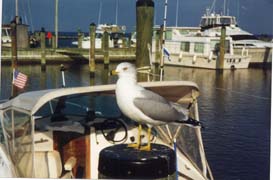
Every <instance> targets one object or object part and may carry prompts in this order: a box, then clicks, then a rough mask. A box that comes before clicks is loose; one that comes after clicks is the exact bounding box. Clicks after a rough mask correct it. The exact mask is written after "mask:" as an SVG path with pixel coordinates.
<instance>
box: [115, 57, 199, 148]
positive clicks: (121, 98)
mask: <svg viewBox="0 0 273 180" xmlns="http://www.w3.org/2000/svg"><path fill="white" fill-rule="evenodd" d="M111 74H112V75H118V80H117V83H116V89H115V93H116V100H117V104H118V107H119V108H120V110H121V112H122V113H123V114H124V115H125V116H127V117H128V118H130V119H132V120H134V121H136V122H138V123H139V126H138V139H137V142H136V143H135V144H129V145H128V146H129V147H134V148H137V149H140V150H146V151H150V150H151V142H150V136H151V128H152V127H154V126H160V125H163V124H168V123H173V122H180V123H185V124H189V125H193V126H199V125H200V122H199V121H197V120H194V119H191V118H190V117H189V112H188V109H186V108H183V107H181V106H180V105H178V104H177V103H174V102H170V101H168V100H166V99H165V98H164V97H162V96H160V95H158V94H156V93H154V92H152V91H150V90H147V89H145V88H144V87H142V86H140V85H139V84H138V83H137V71H136V68H135V66H134V65H133V64H131V63H128V62H124V63H120V64H119V65H118V66H117V67H116V69H115V70H112V71H111ZM141 124H146V125H147V126H148V143H147V145H146V146H143V147H141V137H140V136H141V131H142V125H141Z"/></svg>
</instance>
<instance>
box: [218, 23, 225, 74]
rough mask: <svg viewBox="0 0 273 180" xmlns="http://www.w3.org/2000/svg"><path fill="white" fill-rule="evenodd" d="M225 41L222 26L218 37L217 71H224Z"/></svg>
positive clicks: (223, 27)
mask: <svg viewBox="0 0 273 180" xmlns="http://www.w3.org/2000/svg"><path fill="white" fill-rule="evenodd" d="M225 39H226V27H225V26H222V28H221V37H220V54H219V58H218V61H219V63H218V67H217V69H224V60H225Z"/></svg>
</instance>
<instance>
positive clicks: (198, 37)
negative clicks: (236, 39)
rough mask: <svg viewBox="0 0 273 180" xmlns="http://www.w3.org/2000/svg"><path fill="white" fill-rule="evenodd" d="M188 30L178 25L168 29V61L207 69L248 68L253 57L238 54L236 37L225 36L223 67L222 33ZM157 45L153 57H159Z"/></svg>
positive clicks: (166, 61)
mask: <svg viewBox="0 0 273 180" xmlns="http://www.w3.org/2000/svg"><path fill="white" fill-rule="evenodd" d="M186 30H187V29H183V31H182V30H181V29H178V28H177V27H173V28H172V27H169V28H167V31H166V40H165V45H164V46H165V48H166V49H167V50H168V53H169V54H170V57H169V58H165V59H164V63H165V64H169V65H176V66H185V67H196V68H207V69H242V68H248V66H249V61H250V56H248V54H246V53H244V54H240V55H236V54H234V47H233V39H232V38H231V37H230V36H226V38H225V55H224V62H223V67H220V66H219V64H220V36H219V35H215V34H213V33H208V32H198V31H197V32H196V31H195V32H193V31H192V30H190V29H189V30H188V31H186ZM185 32H186V33H185ZM154 44H155V43H154ZM155 48H156V47H155V46H153V50H152V52H153V55H154V58H153V60H155V54H156V49H155Z"/></svg>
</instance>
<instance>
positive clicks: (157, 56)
mask: <svg viewBox="0 0 273 180" xmlns="http://www.w3.org/2000/svg"><path fill="white" fill-rule="evenodd" d="M162 38H163V28H160V29H159V30H157V31H156V34H155V66H156V67H158V66H159V64H160V59H161V58H162V53H161V51H162Z"/></svg>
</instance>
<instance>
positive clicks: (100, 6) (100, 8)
mask: <svg viewBox="0 0 273 180" xmlns="http://www.w3.org/2000/svg"><path fill="white" fill-rule="evenodd" d="M99 3H100V4H99V17H98V25H99V24H100V20H101V10H102V1H99Z"/></svg>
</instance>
